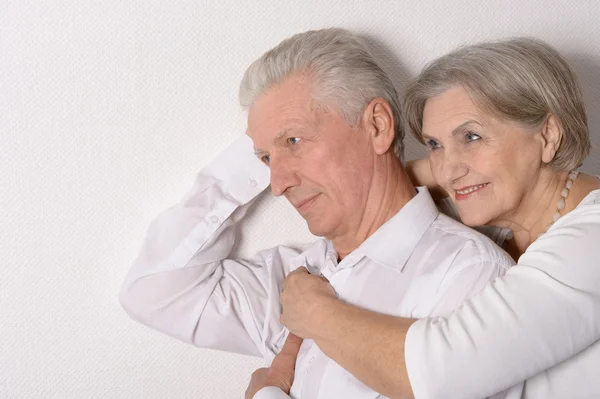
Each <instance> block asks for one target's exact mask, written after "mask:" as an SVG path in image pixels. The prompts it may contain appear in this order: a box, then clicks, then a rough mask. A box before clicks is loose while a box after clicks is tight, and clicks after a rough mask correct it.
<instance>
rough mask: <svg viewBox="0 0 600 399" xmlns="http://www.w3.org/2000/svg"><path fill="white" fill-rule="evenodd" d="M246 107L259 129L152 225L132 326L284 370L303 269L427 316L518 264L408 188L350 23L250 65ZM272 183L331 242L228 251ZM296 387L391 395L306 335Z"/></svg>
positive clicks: (383, 87) (398, 135) (291, 42)
mask: <svg viewBox="0 0 600 399" xmlns="http://www.w3.org/2000/svg"><path fill="white" fill-rule="evenodd" d="M240 99H241V103H242V105H243V106H244V107H246V108H247V109H248V111H249V112H248V130H247V135H246V136H243V137H241V138H240V139H239V140H238V141H236V142H235V143H234V144H233V145H232V146H231V147H230V148H228V149H227V150H226V151H225V152H224V153H222V154H221V155H220V156H218V157H217V158H216V159H215V160H213V161H212V162H210V163H209V164H208V165H207V166H206V167H205V168H204V169H203V170H202V171H200V173H199V174H198V176H197V179H196V182H195V185H194V188H193V189H192V191H191V192H190V193H189V194H188V195H187V196H186V197H185V198H184V199H183V200H182V201H181V203H179V204H178V205H176V206H174V207H172V208H170V209H168V210H167V211H165V212H164V213H163V214H162V215H160V216H159V217H158V218H157V219H156V220H155V221H154V222H153V223H152V225H151V227H150V230H149V232H148V236H147V239H146V241H145V243H144V246H143V248H142V250H141V253H140V255H139V256H138V258H137V259H136V260H135V262H134V264H133V267H132V269H131V271H130V273H129V275H128V276H127V278H126V281H125V283H124V286H123V289H122V292H121V303H122V304H123V307H124V308H125V309H126V311H127V312H128V313H129V314H130V315H131V317H132V318H134V319H136V320H138V321H140V322H141V323H144V324H146V325H148V326H150V327H152V328H155V329H157V330H160V331H162V332H165V333H167V334H169V335H171V336H173V337H176V338H178V339H180V340H183V341H186V342H190V343H192V344H194V345H196V346H200V347H208V348H214V349H221V350H226V351H231V352H238V353H244V354H248V355H255V356H262V357H263V358H265V359H266V360H267V361H272V360H273V358H274V356H275V355H276V354H277V353H278V352H279V351H280V350H281V348H282V346H283V344H284V342H285V341H286V337H287V335H288V334H287V333H288V331H287V329H286V328H285V327H284V326H283V324H282V320H281V313H280V309H281V308H280V293H281V291H282V283H283V281H284V279H285V278H286V276H288V275H289V274H290V273H292V272H294V273H303V272H306V271H305V269H304V267H305V268H306V269H307V270H308V272H310V273H312V274H318V275H320V276H323V277H324V278H326V279H328V281H329V282H330V284H331V286H326V287H327V289H332V290H335V292H336V294H337V296H338V297H339V298H340V299H342V300H344V301H345V302H347V303H350V304H353V305H356V306H359V307H361V308H364V309H368V310H372V311H376V312H381V313H386V314H391V315H397V316H405V317H425V316H430V315H437V314H442V313H444V312H447V311H449V310H451V309H453V308H455V307H457V306H458V305H459V304H460V303H461V302H462V301H463V300H464V299H465V298H467V297H468V296H470V295H471V294H473V293H475V292H477V291H479V290H480V289H481V288H482V287H483V286H484V285H485V284H486V283H487V282H488V281H489V280H490V279H492V278H494V277H496V276H498V275H499V274H502V273H503V272H504V270H505V269H506V268H508V267H509V266H510V265H511V264H512V261H511V260H510V258H508V256H506V255H505V254H504V252H503V251H501V250H500V249H499V248H498V247H496V246H495V245H494V244H493V243H492V242H491V241H490V240H489V239H487V238H486V237H484V236H482V235H480V234H479V233H477V232H475V231H473V230H470V229H468V228H467V227H465V226H463V225H462V224H460V223H458V222H456V221H454V220H453V219H450V218H448V217H446V216H444V215H441V214H440V213H439V212H438V210H437V208H436V206H435V204H434V202H433V201H432V199H431V196H430V195H429V193H428V191H427V190H426V189H425V188H418V189H415V187H414V186H413V185H412V183H411V181H410V179H409V178H408V176H407V174H406V172H405V171H404V169H403V167H402V164H401V161H400V155H401V153H402V138H403V131H402V123H401V119H400V117H401V116H400V111H399V104H398V96H397V93H396V91H395V89H394V87H393V85H392V82H391V81H390V79H389V77H388V76H387V75H386V73H385V72H384V71H383V70H382V69H381V68H380V67H379V66H378V65H377V63H376V62H375V60H374V59H373V57H372V56H371V54H370V53H369V51H368V47H367V45H366V44H365V43H364V42H363V41H362V40H361V39H359V38H357V37H356V36H354V35H352V34H351V33H349V32H347V31H345V30H341V29H326V30H321V31H310V32H306V33H302V34H298V35H296V36H293V37H291V38H289V39H287V40H285V41H283V42H282V43H281V44H279V45H278V46H277V47H275V48H274V49H272V50H271V51H269V52H267V53H266V54H264V55H263V56H262V57H261V58H259V59H258V60H257V61H255V62H254V63H253V64H252V65H251V66H250V67H249V68H248V70H247V72H246V74H245V76H244V79H243V81H242V84H241V88H240ZM252 146H253V147H254V150H252ZM269 182H270V184H271V191H272V193H273V194H274V195H277V196H284V197H285V198H286V199H287V200H288V201H289V202H290V203H291V204H292V205H293V206H294V208H295V209H296V210H297V212H298V213H299V214H300V215H301V216H302V217H303V218H304V219H305V220H306V222H307V224H308V228H309V229H310V231H311V232H312V233H313V234H314V235H316V236H319V237H323V238H322V239H319V240H317V241H316V242H314V243H313V244H312V245H310V246H308V247H307V248H305V249H303V250H297V249H293V248H290V247H286V246H278V247H275V248H271V249H267V250H264V251H261V252H259V253H257V254H256V255H255V256H253V257H251V258H250V259H243V260H242V259H231V258H229V255H230V251H231V249H232V246H233V245H234V240H235V232H234V230H235V229H234V226H235V225H236V224H237V223H238V222H239V221H240V220H241V219H242V218H243V217H244V214H245V213H246V211H247V209H248V207H249V205H250V204H251V203H252V201H253V199H254V198H255V197H256V196H257V195H258V194H259V193H260V192H261V191H263V190H264V189H265V188H266V187H267V186H268V184H269ZM295 270H296V271H295ZM306 299H307V301H306V306H310V304H311V301H310V298H306ZM323 322H326V320H323ZM292 352H293V351H292ZM292 357H293V356H292ZM263 380H264V378H263ZM367 383H368V381H367ZM263 385H278V384H273V383H269V382H267V383H265V384H263ZM260 388H261V386H258V387H256V386H255V387H254V388H253V389H254V390H259V389H260ZM281 388H282V389H283V390H287V389H289V387H281ZM274 392H276V393H274ZM253 393H254V392H250V393H249V395H250V396H252V394H253ZM286 394H287V392H286ZM289 394H290V396H292V397H294V398H375V397H383V396H379V394H377V393H376V392H374V391H373V390H372V389H371V388H369V387H368V385H366V384H365V383H363V382H361V381H359V380H357V379H356V378H354V377H353V376H352V375H351V374H350V373H348V372H347V371H346V370H344V369H343V368H342V367H340V366H339V365H338V364H336V363H335V362H333V361H331V360H330V359H329V358H328V357H327V356H326V355H325V354H324V353H323V352H322V351H321V349H320V348H319V347H318V346H317V345H315V343H314V341H312V340H305V341H304V342H302V345H301V347H300V350H299V353H298V356H297V360H296V369H295V374H294V380H293V385H292V386H291V392H290V393H289ZM383 394H385V392H384V393H383ZM261 395H262V397H271V396H269V395H285V394H284V393H283V392H282V391H281V390H280V389H278V388H275V387H267V388H265V389H262V390H260V393H259V394H258V395H256V396H255V397H259V396H261ZM275 397H277V396H275ZM285 397H287V396H285Z"/></svg>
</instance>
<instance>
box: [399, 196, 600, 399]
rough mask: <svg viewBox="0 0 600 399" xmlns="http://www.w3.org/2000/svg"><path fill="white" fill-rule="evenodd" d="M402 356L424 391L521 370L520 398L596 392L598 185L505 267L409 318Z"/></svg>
mask: <svg viewBox="0 0 600 399" xmlns="http://www.w3.org/2000/svg"><path fill="white" fill-rule="evenodd" d="M405 359H406V363H407V368H408V374H409V378H410V382H411V385H412V388H413V391H414V393H415V397H416V398H418V399H421V398H454V397H456V398H482V397H486V396H489V395H491V394H493V393H495V392H499V391H502V390H504V389H506V388H508V387H510V386H511V385H514V384H516V383H517V382H519V381H523V380H526V383H525V389H524V393H523V397H524V398H544V399H551V398H557V399H558V398H561V399H562V398H568V399H576V398H600V190H595V191H592V192H591V193H590V194H588V195H587V197H586V198H584V200H583V201H582V202H581V203H580V204H579V205H578V206H577V208H576V209H574V210H573V211H571V212H569V213H568V214H566V215H565V216H563V217H562V218H560V219H559V220H558V221H557V222H556V223H555V224H554V225H553V226H552V227H551V228H550V230H549V231H548V232H547V233H545V234H544V235H542V236H541V237H540V238H538V239H537V240H536V241H535V242H533V243H532V244H531V246H530V247H529V248H528V249H527V251H526V252H525V253H524V254H523V255H522V256H521V257H520V259H519V262H518V264H517V265H516V266H513V267H512V268H510V269H509V270H508V271H507V273H506V275H505V276H503V277H499V278H497V279H496V280H495V281H494V282H493V283H492V284H489V285H488V286H487V287H486V288H485V289H484V290H483V291H482V292H480V293H479V294H477V295H475V296H473V297H472V298H470V299H468V300H467V301H466V302H465V303H464V304H463V305H462V306H461V307H460V308H458V309H457V310H455V311H454V312H452V313H451V314H450V315H448V316H445V317H437V318H429V319H423V320H419V321H417V322H416V323H415V324H413V325H412V326H411V327H410V329H409V331H408V335H407V338H406V348H405ZM544 370H546V371H544Z"/></svg>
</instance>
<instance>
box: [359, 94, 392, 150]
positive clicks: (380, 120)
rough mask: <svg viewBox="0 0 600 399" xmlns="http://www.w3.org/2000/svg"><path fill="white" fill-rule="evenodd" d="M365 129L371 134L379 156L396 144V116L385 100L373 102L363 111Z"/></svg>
mask: <svg viewBox="0 0 600 399" xmlns="http://www.w3.org/2000/svg"><path fill="white" fill-rule="evenodd" d="M362 121H363V128H364V129H365V132H367V134H369V136H370V137H369V138H370V139H371V142H372V143H373V149H374V150H375V153H376V154H377V155H383V154H385V153H386V152H387V151H388V150H389V149H390V147H391V145H392V143H393V142H394V136H395V129H394V123H396V121H394V114H393V113H392V107H390V104H389V103H388V102H387V100H385V99H384V98H381V97H377V98H374V99H373V100H371V102H369V104H367V106H366V107H365V109H364V111H363V118H362Z"/></svg>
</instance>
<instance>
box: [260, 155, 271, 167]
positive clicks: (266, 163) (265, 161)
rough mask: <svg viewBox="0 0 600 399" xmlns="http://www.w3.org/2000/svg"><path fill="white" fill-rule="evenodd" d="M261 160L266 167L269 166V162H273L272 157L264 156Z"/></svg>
mask: <svg viewBox="0 0 600 399" xmlns="http://www.w3.org/2000/svg"><path fill="white" fill-rule="evenodd" d="M260 160H261V161H263V163H264V164H265V165H268V164H269V162H271V156H270V155H263V156H262V157H261V158H260Z"/></svg>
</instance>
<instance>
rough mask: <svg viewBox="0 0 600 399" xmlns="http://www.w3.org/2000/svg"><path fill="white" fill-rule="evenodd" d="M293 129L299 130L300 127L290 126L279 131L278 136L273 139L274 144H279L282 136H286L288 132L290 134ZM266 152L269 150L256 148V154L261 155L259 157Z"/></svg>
mask: <svg viewBox="0 0 600 399" xmlns="http://www.w3.org/2000/svg"><path fill="white" fill-rule="evenodd" d="M293 130H298V128H295V127H288V128H286V129H283V130H282V131H281V132H279V133H278V134H277V136H275V138H274V139H273V144H274V145H275V144H277V142H278V141H280V140H281V138H282V137H284V136H285V135H286V134H288V133H289V132H291V131H293ZM265 153H267V151H265V150H263V149H261V148H255V149H254V154H256V156H257V157H259V158H260V156H261V155H262V154H265Z"/></svg>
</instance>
